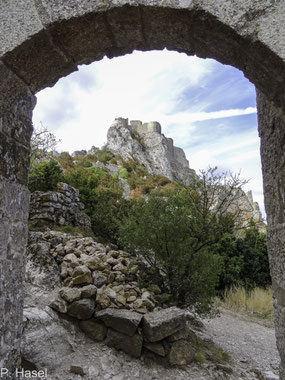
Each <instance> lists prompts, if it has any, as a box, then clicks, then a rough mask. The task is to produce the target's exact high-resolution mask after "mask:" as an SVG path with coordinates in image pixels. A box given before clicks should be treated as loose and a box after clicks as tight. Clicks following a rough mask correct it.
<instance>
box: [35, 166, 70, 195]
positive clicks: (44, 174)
mask: <svg viewBox="0 0 285 380" xmlns="http://www.w3.org/2000/svg"><path fill="white" fill-rule="evenodd" d="M62 179H63V175H62V168H61V166H60V165H59V163H58V162H57V161H55V160H50V161H43V162H38V163H34V164H33V166H32V167H31V168H30V172H29V177H28V188H29V190H30V191H31V192H33V191H54V190H56V189H57V184H58V182H61V181H62Z"/></svg>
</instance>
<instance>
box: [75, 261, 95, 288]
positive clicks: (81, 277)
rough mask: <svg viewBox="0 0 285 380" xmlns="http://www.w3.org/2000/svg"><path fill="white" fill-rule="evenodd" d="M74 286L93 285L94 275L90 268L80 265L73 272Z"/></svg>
mask: <svg viewBox="0 0 285 380" xmlns="http://www.w3.org/2000/svg"><path fill="white" fill-rule="evenodd" d="M72 278H73V284H74V285H80V284H92V282H93V281H92V275H91V271H90V269H89V268H87V267H86V266H85V265H79V266H78V267H76V268H75V269H74V271H73V272H72Z"/></svg>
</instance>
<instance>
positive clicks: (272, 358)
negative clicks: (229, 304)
mask: <svg viewBox="0 0 285 380" xmlns="http://www.w3.org/2000/svg"><path fill="white" fill-rule="evenodd" d="M205 327H206V329H205V332H204V334H205V335H206V336H209V337H210V338H211V339H212V340H213V341H214V342H216V343H217V344H218V345H219V346H221V347H222V348H223V349H224V350H225V351H227V352H228V353H230V354H231V356H232V360H233V367H234V368H236V369H237V370H238V371H240V373H241V375H242V374H244V375H243V376H249V375H250V373H252V374H257V375H258V376H259V378H262V375H263V377H264V378H265V379H266V378H268V379H271V378H272V379H274V378H276V379H277V378H278V377H274V376H273V374H277V373H278V367H279V362H280V358H279V354H278V351H277V348H276V341H275V331H274V329H273V328H269V327H265V326H261V325H260V324H257V323H254V322H251V321H248V320H247V319H246V317H243V316H241V315H239V314H237V313H233V312H230V311H227V310H223V311H222V313H221V316H220V317H218V318H214V319H212V320H208V321H205ZM270 373H271V374H270ZM242 378H247V377H242Z"/></svg>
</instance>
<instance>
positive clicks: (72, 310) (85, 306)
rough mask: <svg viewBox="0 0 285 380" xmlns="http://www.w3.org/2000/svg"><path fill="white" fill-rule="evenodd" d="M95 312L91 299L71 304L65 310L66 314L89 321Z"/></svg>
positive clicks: (93, 302)
mask: <svg viewBox="0 0 285 380" xmlns="http://www.w3.org/2000/svg"><path fill="white" fill-rule="evenodd" d="M94 310H95V301H94V300H93V299H91V298H85V299H83V300H79V301H74V302H72V303H71V304H70V305H69V306H68V308H67V314H68V315H70V316H71V317H74V318H77V319H82V320H84V319H89V318H91V317H92V315H93V313H94Z"/></svg>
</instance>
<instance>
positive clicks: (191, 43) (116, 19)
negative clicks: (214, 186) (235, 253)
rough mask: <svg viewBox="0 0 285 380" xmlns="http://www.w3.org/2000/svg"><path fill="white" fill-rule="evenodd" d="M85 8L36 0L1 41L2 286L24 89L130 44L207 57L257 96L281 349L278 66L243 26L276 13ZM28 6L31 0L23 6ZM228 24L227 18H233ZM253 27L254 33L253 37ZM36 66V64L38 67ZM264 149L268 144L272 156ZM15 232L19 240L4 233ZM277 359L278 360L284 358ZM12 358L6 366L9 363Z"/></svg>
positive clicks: (14, 340) (29, 102) (20, 162)
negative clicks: (21, 26)
mask: <svg viewBox="0 0 285 380" xmlns="http://www.w3.org/2000/svg"><path fill="white" fill-rule="evenodd" d="M41 5H43V4H41ZM92 6H94V4H92V5H91V8H90V7H89V6H86V7H87V8H84V10H83V8H82V9H81V8H80V9H78V8H77V7H75V8H73V7H69V6H67V5H66V7H65V8H64V11H63V9H61V8H60V7H59V8H58V6H57V4H52V3H49V4H47V3H45V4H44V5H43V6H42V7H40V8H39V9H38V10H37V12H34V13H36V16H35V14H33V17H36V18H37V17H39V22H38V24H37V25H38V27H37V28H32V29H30V28H29V26H30V24H29V23H28V24H29V26H28V27H27V31H28V32H27V33H26V34H24V35H23V36H25V37H27V36H28V37H27V38H26V39H25V37H23V38H22V36H21V37H20V33H19V36H16V37H15V38H16V39H15V41H16V42H14V41H13V39H12V38H11V40H9V41H8V45H9V43H11V46H15V48H12V47H11V46H8V48H7V46H6V43H5V44H4V52H5V53H3V56H2V61H3V65H1V74H2V77H3V83H4V85H3V87H4V89H5V90H6V91H7V92H6V97H5V96H3V97H2V99H1V100H2V101H1V111H2V114H3V115H4V116H3V126H2V128H1V129H2V131H3V141H2V156H3V162H2V165H1V168H0V170H1V175H2V176H3V187H4V188H5V189H4V193H5V199H4V198H3V199H4V200H3V209H4V210H5V212H4V214H3V215H4V217H5V223H4V224H5V225H4V231H5V233H4V234H3V239H4V240H3V241H4V262H5V265H4V266H3V275H2V278H3V279H4V280H3V281H4V282H5V279H6V280H7V283H8V280H10V279H11V278H14V279H15V284H16V285H17V284H18V286H19V288H21V278H22V277H21V276H22V272H21V270H20V268H21V266H22V265H21V253H20V252H21V251H22V250H23V247H24V245H25V237H26V232H27V230H26V225H25V222H26V213H27V207H28V202H27V198H28V197H27V193H26V192H25V190H24V188H23V187H21V186H18V184H17V181H18V182H19V183H20V184H21V185H25V183H26V175H27V169H28V168H27V157H28V154H29V152H28V140H29V126H30V118H31V110H32V107H33V96H32V93H35V92H37V91H38V90H40V89H42V88H44V87H46V86H50V85H52V84H53V83H55V82H56V80H57V79H58V78H60V77H62V76H64V75H67V74H69V73H70V72H72V71H75V70H76V68H77V66H76V65H77V64H81V63H89V62H92V61H94V60H98V59H101V58H102V57H103V56H104V55H107V56H109V57H113V56H119V55H123V54H125V53H127V52H131V51H133V50H134V49H139V50H153V49H163V48H165V47H167V48H169V49H173V50H176V51H179V52H185V53H186V54H189V55H191V54H193V53H196V54H197V55H198V56H201V57H210V58H215V59H217V60H218V61H220V62H223V63H227V64H231V65H233V66H235V67H238V68H240V69H241V70H242V71H243V72H244V73H245V75H246V76H247V77H248V78H249V79H250V80H251V81H252V83H254V84H255V85H256V86H257V88H258V89H259V91H261V92H262V93H263V94H264V95H262V93H261V92H259V95H258V105H259V115H260V119H259V126H260V133H261V135H262V138H263V146H262V152H263V153H262V154H263V173H264V180H265V190H266V207H267V211H268V214H269V224H270V231H271V233H270V246H271V251H272V255H271V269H272V274H273V277H274V279H275V280H276V281H275V282H276V283H275V287H276V295H277V297H278V300H279V303H277V304H276V310H277V316H276V321H277V328H278V329H277V335H278V343H279V347H280V352H281V354H282V352H283V351H282V347H283V346H284V337H283V332H282V326H283V325H284V315H283V312H282V305H283V299H284V275H283V272H284V271H283V267H282V265H280V263H282V256H283V248H282V247H281V245H280V241H283V240H282V239H283V237H282V236H281V235H282V234H281V232H280V230H281V226H282V224H283V222H284V189H283V183H284V178H283V177H284V176H283V173H282V170H283V161H282V160H283V158H282V157H283V146H282V144H283V143H282V142H283V141H284V136H283V134H284V132H283V128H282V125H283V123H284V115H283V112H282V109H283V110H284V91H283V85H282V84H283V78H284V62H283V60H282V58H281V56H279V55H278V54H277V53H276V52H275V48H274V46H272V49H270V48H269V47H268V39H267V38H265V36H264V29H263V31H262V30H260V28H259V24H258V23H254V22H251V21H252V20H255V19H258V20H260V21H261V24H262V26H263V25H265V28H266V26H267V25H268V24H267V21H266V20H267V19H266V18H267V17H268V18H269V19H270V16H271V11H275V10H276V9H275V8H270V7H269V8H268V7H264V4H261V9H258V11H259V12H257V14H255V13H250V17H249V18H248V17H245V16H246V15H245V12H243V11H244V10H243V11H242V10H241V9H239V11H241V15H242V16H244V17H245V19H246V22H245V23H243V24H242V26H241V27H240V24H239V21H240V20H238V22H237V23H235V22H232V19H231V16H229V15H231V12H230V13H228V11H229V9H228V8H227V7H226V9H223V10H221V13H220V10H219V9H217V7H215V6H213V7H211V6H210V7H208V8H207V6H205V5H204V4H202V6H201V7H200V6H197V5H194V4H192V3H191V5H189V9H187V10H186V9H172V8H171V7H169V8H167V7H163V8H159V7H148V6H140V7H132V6H129V5H126V6H123V7H118V8H114V9H109V8H108V7H107V8H108V10H107V9H106V4H105V2H104V3H102V4H101V6H99V9H98V8H96V9H93V8H92ZM177 6H178V8H183V7H184V6H181V7H180V5H177ZM33 7H34V5H32V4H31V8H33ZM111 7H112V6H111ZM33 10H34V8H33ZM223 12H224V13H223ZM232 16H234V15H232ZM247 16H248V15H247ZM37 20H38V19H37ZM221 20H223V21H224V22H222V21H221ZM26 21H27V20H25V22H26ZM233 21H236V19H235V18H233ZM263 23H264V24H263ZM43 25H45V27H43ZM5 27H6V23H5ZM261 29H262V28H261ZM260 31H261V32H262V33H263V34H262V33H261V36H260ZM243 32H244V33H243ZM11 35H12V32H11ZM269 45H270V44H269ZM273 45H274V44H273ZM43 68H45V69H46V72H44V73H43ZM7 95H8V96H7ZM277 107H279V108H277ZM272 146H274V149H273V152H272V151H271V147H272ZM280 157H281V163H280ZM12 193H17V194H18V195H21V197H22V198H21V200H22V202H20V198H17V199H18V203H15V205H14V206H15V207H14V208H13V209H11V210H9V206H10V201H11V200H10V198H9V196H8V195H10V194H12ZM23 194H24V195H23ZM6 195H7V197H6ZM20 203H22V204H20ZM7 210H9V211H7ZM19 210H20V211H19ZM19 221H20V222H19ZM23 221H24V222H23ZM7 224H10V225H12V226H13V229H12V230H11V228H10V227H7ZM15 235H17V236H21V237H22V238H21V239H19V240H18V239H14V237H15ZM14 269H15V270H14ZM13 273H14V274H13ZM11 274H13V276H14V277H12V276H11ZM16 274H17V275H16ZM4 282H3V283H4ZM3 287H4V293H3V297H2V298H3V299H6V300H9V302H11V304H12V305H13V307H14V309H15V310H17V312H16V315H15V318H14V319H15V320H14V322H13V323H12V325H13V326H12V325H11V320H10V319H9V312H7V315H5V318H4V322H3V323H4V326H5V328H6V327H7V331H8V333H7V334H6V336H7V347H6V348H7V349H6V348H5V352H4V359H3V362H4V363H6V362H7V363H8V364H7V365H8V366H14V367H15V363H14V362H13V357H14V356H15V355H14V351H13V350H9V347H10V346H11V347H14V348H15V350H16V352H18V351H19V340H18V338H19V335H20V330H21V300H20V298H21V294H19V296H18V294H17V297H15V291H14V290H13V289H12V288H13V287H8V288H7V287H6V286H3ZM16 288H17V286H16ZM14 326H16V327H18V328H14ZM282 355H283V357H282V359H283V361H284V354H282ZM12 362H13V363H14V364H11V363H12Z"/></svg>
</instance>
